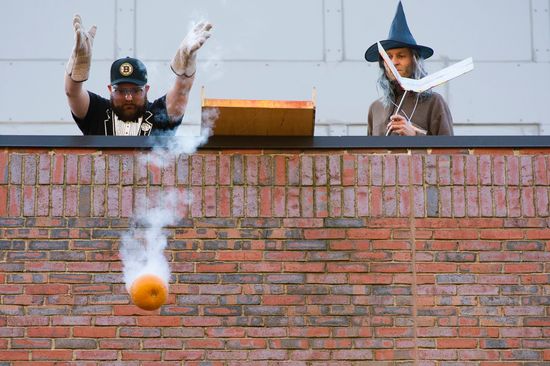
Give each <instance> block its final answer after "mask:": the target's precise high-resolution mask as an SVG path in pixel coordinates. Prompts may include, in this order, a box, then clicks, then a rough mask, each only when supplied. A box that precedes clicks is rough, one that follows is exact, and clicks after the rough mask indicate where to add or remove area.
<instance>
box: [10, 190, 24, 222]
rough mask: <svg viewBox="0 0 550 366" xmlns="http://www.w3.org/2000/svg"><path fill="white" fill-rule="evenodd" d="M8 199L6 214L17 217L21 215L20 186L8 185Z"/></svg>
mask: <svg viewBox="0 0 550 366" xmlns="http://www.w3.org/2000/svg"><path fill="white" fill-rule="evenodd" d="M8 196H9V201H8V216H11V217H17V216H21V211H22V207H21V202H22V197H21V187H19V186H10V187H9V194H8Z"/></svg>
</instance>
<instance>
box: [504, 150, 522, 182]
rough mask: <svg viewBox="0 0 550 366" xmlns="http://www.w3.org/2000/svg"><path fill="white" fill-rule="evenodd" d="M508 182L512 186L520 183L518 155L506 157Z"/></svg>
mask: <svg viewBox="0 0 550 366" xmlns="http://www.w3.org/2000/svg"><path fill="white" fill-rule="evenodd" d="M506 168H507V169H506V170H507V175H506V178H507V179H506V183H508V185H511V186H517V185H519V174H520V172H519V169H520V168H519V159H518V157H517V156H507V157H506Z"/></svg>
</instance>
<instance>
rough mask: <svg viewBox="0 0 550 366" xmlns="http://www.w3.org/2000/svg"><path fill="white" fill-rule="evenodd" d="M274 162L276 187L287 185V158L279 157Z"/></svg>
mask: <svg viewBox="0 0 550 366" xmlns="http://www.w3.org/2000/svg"><path fill="white" fill-rule="evenodd" d="M274 160H275V161H274V165H275V168H274V170H275V185H277V186H283V185H285V184H286V158H285V157H284V156H280V155H277V156H275V159H274Z"/></svg>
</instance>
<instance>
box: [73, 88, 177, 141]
mask: <svg viewBox="0 0 550 366" xmlns="http://www.w3.org/2000/svg"><path fill="white" fill-rule="evenodd" d="M88 94H89V95H90V106H89V107H88V112H87V113H86V117H84V119H80V118H77V117H76V116H75V115H74V114H73V119H74V120H75V122H76V124H77V125H78V128H80V130H81V131H82V133H83V134H84V135H116V132H115V131H116V129H115V122H114V116H113V115H114V113H113V111H112V109H111V102H110V100H108V99H105V98H103V97H101V96H99V95H97V94H94V93H92V92H90V91H89V92H88ZM182 118H183V117H182ZM182 118H180V119H178V120H177V121H170V118H169V117H168V112H167V110H166V95H164V96H162V97H161V98H159V99H157V100H155V101H154V102H153V103H151V102H147V108H146V110H145V114H144V115H143V120H142V121H141V126H139V127H138V129H139V133H138V134H137V135H138V136H148V135H160V134H169V135H173V134H174V132H175V128H176V127H177V126H179V125H180V124H181V120H182ZM135 123H138V122H135Z"/></svg>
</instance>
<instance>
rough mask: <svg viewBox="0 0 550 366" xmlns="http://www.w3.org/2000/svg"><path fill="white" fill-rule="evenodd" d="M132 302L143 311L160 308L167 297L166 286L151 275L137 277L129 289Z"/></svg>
mask: <svg viewBox="0 0 550 366" xmlns="http://www.w3.org/2000/svg"><path fill="white" fill-rule="evenodd" d="M130 296H131V298H132V302H133V303H134V304H136V306H138V307H139V308H141V309H143V310H156V309H158V308H160V307H161V306H162V305H163V304H164V303H165V302H166V297H167V296H168V287H167V285H166V284H165V283H164V282H163V281H162V280H161V279H160V278H159V277H158V276H155V275H152V274H146V275H142V276H139V277H138V278H136V279H135V281H134V283H132V286H131V287H130Z"/></svg>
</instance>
